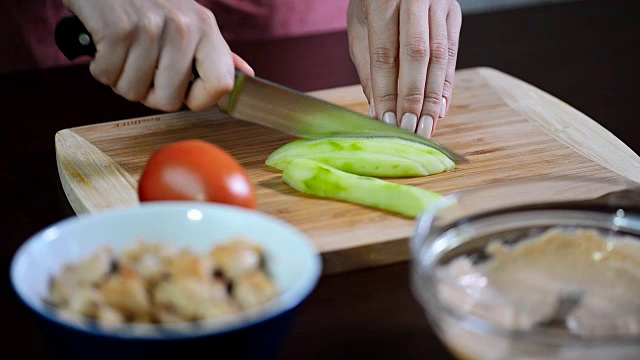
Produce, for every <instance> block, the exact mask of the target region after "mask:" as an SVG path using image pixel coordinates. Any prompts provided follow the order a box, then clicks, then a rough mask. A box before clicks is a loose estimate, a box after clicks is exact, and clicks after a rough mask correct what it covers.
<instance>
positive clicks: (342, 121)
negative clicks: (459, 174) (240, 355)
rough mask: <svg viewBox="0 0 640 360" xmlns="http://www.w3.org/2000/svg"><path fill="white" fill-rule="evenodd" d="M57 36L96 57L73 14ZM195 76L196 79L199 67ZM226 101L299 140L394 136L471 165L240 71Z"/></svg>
mask: <svg viewBox="0 0 640 360" xmlns="http://www.w3.org/2000/svg"><path fill="white" fill-rule="evenodd" d="M54 36H55V41H56V45H57V46H58V48H59V49H60V50H61V51H62V53H63V54H64V55H65V56H66V57H67V58H68V59H69V60H73V59H75V58H77V57H79V56H83V55H86V56H91V57H93V56H95V52H96V47H95V44H94V43H93V39H92V37H91V34H90V33H89V31H88V30H87V29H86V27H85V26H84V25H83V24H82V22H81V21H80V19H79V18H78V17H77V16H75V15H71V16H67V17H65V18H63V19H62V20H60V21H59V22H58V24H57V25H56V29H55V32H54ZM193 76H194V78H197V77H198V73H197V69H196V68H195V66H194V67H193ZM226 99H228V101H225V100H223V101H221V102H220V104H219V107H220V109H221V110H222V111H223V112H225V113H227V114H229V115H231V116H232V117H234V118H236V119H239V120H243V121H247V122H252V123H255V124H259V125H262V126H266V127H269V128H272V129H275V130H278V131H281V132H284V133H287V134H290V135H294V136H298V137H301V138H319V137H327V136H348V137H354V136H358V137H371V136H376V137H380V136H382V137H396V138H401V139H405V140H409V141H414V142H418V143H422V144H425V145H427V146H430V147H432V148H435V149H437V150H439V151H440V152H442V153H443V154H445V155H446V156H447V157H449V158H450V159H451V160H453V161H454V162H455V163H462V162H468V160H467V159H466V158H465V157H464V156H462V155H460V154H458V153H456V152H455V151H453V150H451V149H449V148H447V147H445V146H443V145H440V144H438V143H437V142H435V141H433V140H429V139H426V138H423V137H420V136H418V135H416V134H414V133H412V132H408V131H406V130H404V129H401V128H399V127H397V126H393V125H388V124H385V123H384V122H382V121H376V120H373V119H371V118H369V117H367V116H365V115H363V114H360V113H358V112H355V111H352V110H350V109H347V108H345V107H341V106H338V105H335V104H332V103H329V102H326V101H323V100H321V99H318V98H315V97H312V96H309V95H306V94H304V93H302V92H299V91H296V90H294V89H290V88H288V87H285V86H283V85H280V84H276V83H274V82H271V81H268V80H265V79H261V78H259V77H257V76H249V75H248V74H245V73H243V72H240V71H236V76H235V84H234V87H233V90H232V91H231V93H230V94H229V95H228V96H227V97H226Z"/></svg>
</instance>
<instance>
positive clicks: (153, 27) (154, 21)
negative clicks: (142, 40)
mask: <svg viewBox="0 0 640 360" xmlns="http://www.w3.org/2000/svg"><path fill="white" fill-rule="evenodd" d="M162 22H163V21H162V19H160V18H159V17H157V16H148V17H147V18H146V19H144V20H143V21H141V22H140V24H139V28H140V31H141V32H142V33H143V34H144V35H145V36H146V37H147V38H150V39H157V38H158V37H160V34H161V33H162Z"/></svg>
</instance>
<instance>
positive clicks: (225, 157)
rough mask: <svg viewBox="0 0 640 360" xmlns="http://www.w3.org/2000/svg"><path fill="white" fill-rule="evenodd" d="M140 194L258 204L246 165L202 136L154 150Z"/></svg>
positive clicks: (144, 197)
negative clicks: (243, 165) (201, 138)
mask: <svg viewBox="0 0 640 360" xmlns="http://www.w3.org/2000/svg"><path fill="white" fill-rule="evenodd" d="M138 198H139V199H140V201H154V200H195V201H211V202H217V203H225V204H231V205H236V206H242V207H246V208H250V209H255V208H256V196H255V192H254V188H253V185H252V184H251V182H250V181H249V178H248V177H247V173H246V171H245V169H244V167H242V165H240V163H238V161H237V160H236V159H235V158H234V157H233V156H232V155H231V154H229V153H228V152H226V151H225V150H223V149H222V148H220V147H218V146H216V145H214V144H212V143H209V142H206V141H202V140H185V141H178V142H175V143H171V144H168V145H165V146H164V147H162V148H161V149H159V150H157V151H156V152H154V153H153V154H152V155H151V157H150V158H149V160H148V161H147V164H146V165H145V168H144V171H143V172H142V176H141V177H140V182H139V184H138Z"/></svg>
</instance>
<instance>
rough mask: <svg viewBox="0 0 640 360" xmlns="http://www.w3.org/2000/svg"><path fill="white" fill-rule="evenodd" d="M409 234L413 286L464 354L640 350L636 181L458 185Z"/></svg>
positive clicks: (588, 355) (572, 355)
mask: <svg viewBox="0 0 640 360" xmlns="http://www.w3.org/2000/svg"><path fill="white" fill-rule="evenodd" d="M409 246H410V252H411V288H412V292H413V294H414V296H415V298H416V299H417V300H418V301H419V302H420V304H421V305H422V306H423V308H424V310H425V313H426V318H427V320H428V321H429V323H430V325H431V326H432V328H433V329H434V331H435V333H436V334H437V335H438V336H439V337H440V339H441V340H442V341H443V342H444V344H445V345H446V346H447V347H448V348H449V350H450V351H451V353H452V354H454V356H456V357H457V358H460V359H516V358H517V359H580V360H588V359H639V358H640V185H639V184H637V183H634V182H631V181H623V180H612V179H578V178H567V177H563V178H545V179H540V180H517V181H507V182H503V183H498V184H494V185H488V186H482V187H477V188H473V189H470V190H465V191H460V192H455V193H452V194H450V195H447V196H445V197H444V198H443V199H442V200H441V201H439V202H438V203H437V204H436V205H435V206H433V207H432V208H431V209H429V210H428V211H427V212H425V213H424V214H422V215H421V216H420V217H419V219H418V220H417V222H416V229H415V232H414V235H413V236H412V238H411V239H410V244H409ZM563 309H564V312H563V311H561V310H563Z"/></svg>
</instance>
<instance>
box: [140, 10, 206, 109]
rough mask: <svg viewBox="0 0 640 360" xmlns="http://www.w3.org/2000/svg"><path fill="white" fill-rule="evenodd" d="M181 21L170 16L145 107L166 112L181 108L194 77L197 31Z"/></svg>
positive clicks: (166, 23) (144, 102)
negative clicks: (193, 65) (193, 67)
mask: <svg viewBox="0 0 640 360" xmlns="http://www.w3.org/2000/svg"><path fill="white" fill-rule="evenodd" d="M179 19H181V18H180V17H171V16H168V18H167V20H166V22H165V27H166V29H165V32H164V36H163V39H162V44H163V46H162V48H161V50H160V55H159V57H158V66H157V69H156V71H155V76H154V78H153V87H152V88H151V89H150V90H149V92H148V94H147V97H146V99H145V100H144V101H143V104H145V105H147V106H149V107H152V108H155V109H160V110H164V111H176V110H179V109H180V108H181V107H182V104H183V102H184V98H185V94H186V91H187V87H188V86H189V81H190V80H191V77H192V61H193V54H194V52H195V48H196V46H197V40H198V38H197V36H195V35H194V33H193V31H194V29H193V28H191V27H190V26H189V24H188V23H186V22H185V21H183V20H179Z"/></svg>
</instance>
